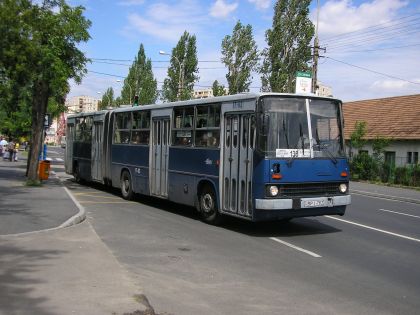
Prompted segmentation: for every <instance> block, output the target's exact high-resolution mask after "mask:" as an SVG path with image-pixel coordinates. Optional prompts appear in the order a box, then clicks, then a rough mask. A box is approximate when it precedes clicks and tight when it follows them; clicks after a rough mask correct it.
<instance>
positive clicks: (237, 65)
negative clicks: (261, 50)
mask: <svg viewBox="0 0 420 315" xmlns="http://www.w3.org/2000/svg"><path fill="white" fill-rule="evenodd" d="M222 55H223V57H222V62H223V63H224V64H225V66H226V67H227V68H228V73H227V74H226V79H227V81H228V84H229V94H236V93H241V92H248V91H249V85H250V84H251V79H252V77H251V73H252V71H255V70H256V67H257V63H258V51H257V45H256V43H255V40H254V38H253V36H252V26H251V25H249V24H248V25H246V26H244V25H242V24H241V22H240V21H238V22H237V23H236V25H235V27H234V29H233V34H232V36H230V35H227V36H225V38H224V39H223V41H222Z"/></svg>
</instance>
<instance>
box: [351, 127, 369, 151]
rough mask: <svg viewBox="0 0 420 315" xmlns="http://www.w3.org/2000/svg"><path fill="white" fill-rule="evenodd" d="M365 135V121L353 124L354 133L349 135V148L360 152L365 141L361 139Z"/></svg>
mask: <svg viewBox="0 0 420 315" xmlns="http://www.w3.org/2000/svg"><path fill="white" fill-rule="evenodd" d="M366 133H367V123H366V121H356V123H355V124H354V131H353V132H352V133H351V135H350V146H351V147H352V148H354V149H356V150H361V149H362V148H363V146H364V145H365V144H366V140H365V139H363V138H364V136H366Z"/></svg>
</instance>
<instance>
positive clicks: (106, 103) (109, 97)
mask: <svg viewBox="0 0 420 315" xmlns="http://www.w3.org/2000/svg"><path fill="white" fill-rule="evenodd" d="M113 104H115V102H114V90H113V88H112V87H109V88H108V89H107V90H106V91H105V93H104V94H103V95H102V100H101V103H100V104H99V109H106V108H108V107H110V106H113Z"/></svg>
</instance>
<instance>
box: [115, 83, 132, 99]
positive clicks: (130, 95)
mask: <svg viewBox="0 0 420 315" xmlns="http://www.w3.org/2000/svg"><path fill="white" fill-rule="evenodd" d="M117 82H122V81H121V80H117ZM124 83H127V85H128V87H129V88H130V105H132V103H131V95H132V92H133V89H132V88H131V85H130V83H128V80H127V82H124Z"/></svg>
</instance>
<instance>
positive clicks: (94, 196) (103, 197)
mask: <svg viewBox="0 0 420 315" xmlns="http://www.w3.org/2000/svg"><path fill="white" fill-rule="evenodd" d="M80 196H83V197H92V198H101V199H114V200H121V198H120V197H108V196H101V195H90V194H83V195H80Z"/></svg>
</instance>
